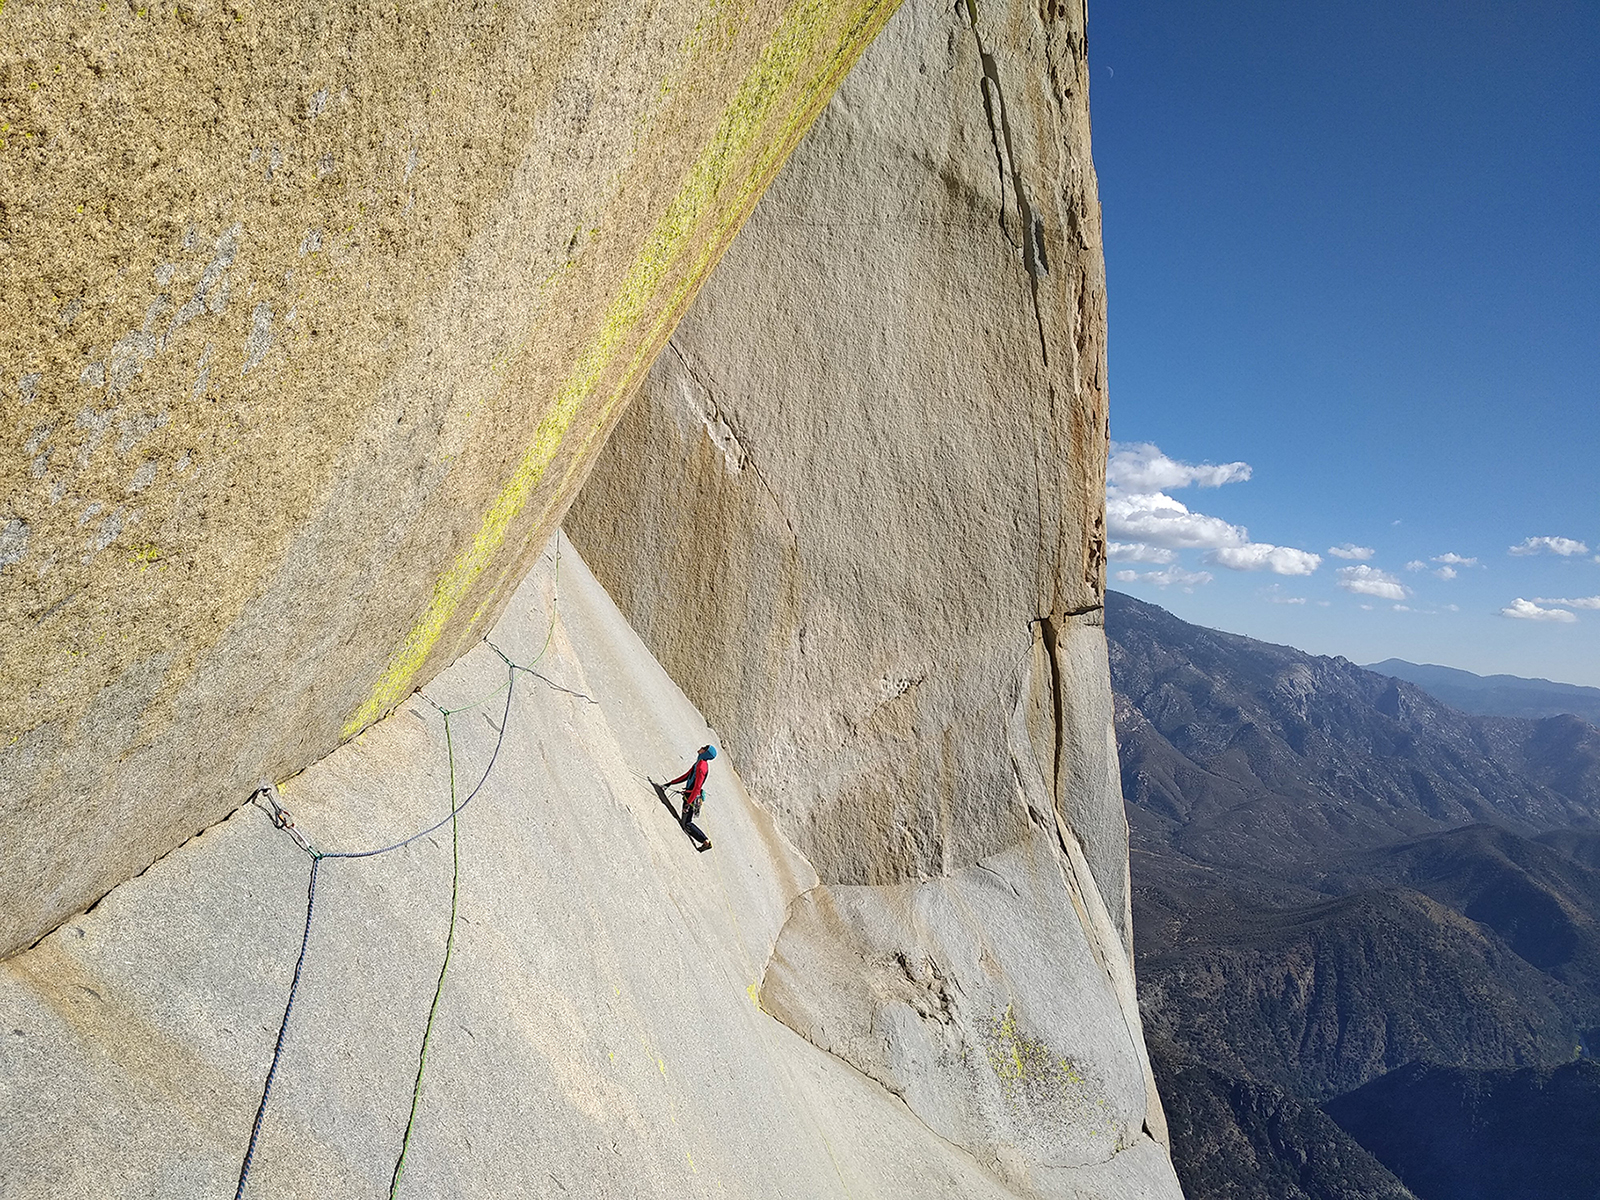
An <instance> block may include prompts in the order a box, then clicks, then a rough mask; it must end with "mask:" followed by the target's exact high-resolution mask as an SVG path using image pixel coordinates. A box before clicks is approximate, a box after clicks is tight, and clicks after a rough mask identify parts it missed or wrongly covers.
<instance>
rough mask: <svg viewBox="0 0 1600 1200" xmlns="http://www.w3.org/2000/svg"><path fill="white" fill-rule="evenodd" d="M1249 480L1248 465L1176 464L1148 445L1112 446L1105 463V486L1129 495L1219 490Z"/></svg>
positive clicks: (1138, 443)
mask: <svg viewBox="0 0 1600 1200" xmlns="http://www.w3.org/2000/svg"><path fill="white" fill-rule="evenodd" d="M1249 478H1250V464H1249V463H1243V462H1231V463H1223V464H1222V465H1221V466H1217V465H1215V464H1212V463H1200V464H1198V465H1196V464H1194V463H1184V462H1178V461H1177V460H1176V459H1173V458H1168V457H1167V456H1166V455H1165V454H1163V453H1161V449H1160V447H1158V446H1155V445H1153V444H1151V443H1150V442H1112V443H1111V454H1110V457H1109V458H1108V459H1107V461H1106V483H1107V484H1108V485H1109V486H1111V487H1115V488H1122V489H1124V490H1126V491H1130V492H1161V491H1165V490H1166V489H1168V488H1181V487H1188V486H1190V485H1191V484H1197V485H1198V486H1200V487H1221V486H1222V485H1223V484H1225V483H1242V482H1244V481H1245V480H1246V479H1249Z"/></svg>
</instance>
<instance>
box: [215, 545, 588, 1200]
mask: <svg viewBox="0 0 1600 1200" xmlns="http://www.w3.org/2000/svg"><path fill="white" fill-rule="evenodd" d="M560 581H561V539H560V532H559V531H557V535H556V553H555V568H554V571H553V574H552V585H551V586H552V598H551V613H550V625H549V628H548V629H546V631H545V637H544V643H543V645H541V646H540V647H539V652H538V653H537V654H536V655H534V657H533V660H532V662H530V663H527V664H523V663H517V662H514V661H512V659H510V658H509V657H507V656H506V654H505V653H504V651H502V650H501V649H500V648H499V647H498V646H496V645H495V644H494V643H493V642H490V641H489V639H488V638H487V637H486V638H484V642H485V644H486V645H488V646H489V648H490V649H491V650H493V651H494V652H495V654H497V655H499V657H500V659H501V661H502V662H504V663H505V665H506V682H505V683H503V684H501V685H500V686H499V687H498V688H496V689H495V690H494V691H492V692H490V693H489V694H488V695H485V696H480V697H479V698H478V699H476V700H474V701H471V702H470V703H467V704H463V705H459V706H457V707H455V708H445V707H443V706H441V705H439V704H435V703H434V702H433V701H432V700H431V699H429V698H428V697H427V696H426V695H424V694H423V693H422V692H420V691H419V692H418V693H417V694H418V695H419V696H421V697H422V699H423V701H424V702H425V703H427V704H428V705H429V706H431V707H432V708H433V709H434V710H435V711H437V712H438V713H439V715H440V716H441V717H443V719H444V737H445V753H446V756H447V758H448V761H449V768H450V811H449V812H448V813H446V814H445V816H444V818H443V819H442V820H439V821H436V822H435V823H434V824H432V825H430V826H428V827H427V828H426V829H422V830H419V831H418V832H416V833H413V834H412V835H410V836H409V837H406V838H403V839H401V840H400V841H398V842H393V843H391V844H389V845H387V846H379V847H376V848H375V849H371V850H319V849H317V847H316V846H315V845H314V844H313V843H312V841H311V840H310V839H309V838H308V837H307V836H306V835H305V833H304V832H303V831H301V829H300V828H299V827H298V826H297V825H296V824H295V822H294V818H293V816H292V815H291V814H290V812H289V810H288V809H286V808H285V807H283V805H282V804H280V803H279V801H278V795H277V788H276V787H268V788H262V789H261V790H260V791H258V792H257V793H256V794H255V795H254V796H252V797H251V799H252V800H253V801H255V803H256V806H257V807H258V808H261V809H262V810H263V811H265V812H266V813H267V814H268V816H270V817H271V819H272V823H273V824H274V825H276V826H277V827H278V828H279V829H282V830H283V831H284V832H285V833H286V834H288V835H289V837H290V838H291V839H292V840H293V841H294V843H295V845H296V846H298V847H299V848H300V849H301V850H302V851H304V852H305V854H306V855H307V856H308V857H309V858H310V859H311V881H310V884H309V886H308V889H307V893H306V922H305V930H304V932H303V933H302V935H301V938H300V955H299V957H298V958H297V959H296V960H295V965H294V978H293V980H292V981H291V983H290V985H289V999H288V1002H287V1003H286V1004H285V1005H284V1009H283V1020H282V1022H281V1023H280V1024H279V1026H278V1040H277V1043H276V1045H275V1046H274V1047H273V1051H272V1062H271V1065H270V1066H268V1068H267V1078H266V1082H265V1083H264V1084H263V1086H262V1089H261V1103H260V1104H259V1105H258V1106H257V1108H256V1117H255V1122H254V1124H253V1125H252V1126H251V1130H250V1141H249V1144H248V1146H247V1147H246V1148H245V1154H244V1161H243V1162H242V1163H241V1164H240V1167H239V1186H238V1188H237V1190H235V1192H234V1200H243V1197H244V1190H245V1184H246V1183H247V1182H248V1181H249V1178H250V1168H251V1166H252V1165H253V1163H254V1161H255V1154H256V1147H257V1144H258V1142H259V1141H260V1138H261V1126H262V1122H263V1121H264V1119H265V1118H266V1113H267V1103H268V1101H269V1100H270V1099H271V1096H272V1084H273V1080H274V1079H275V1078H276V1076H277V1073H278V1064H279V1062H280V1061H281V1060H282V1058H283V1047H284V1043H285V1041H286V1039H287V1037H288V1033H289V1020H290V1017H291V1016H292V1015H293V1013H294V1004H295V998H296V996H297V994H298V992H299V989H300V975H301V971H302V969H303V967H304V966H305V960H306V948H307V946H308V945H309V944H310V941H311V918H312V913H313V910H314V908H315V904H316V894H317V874H318V871H319V870H320V868H321V866H322V862H323V860H324V859H329V858H346V859H351V858H376V857H378V856H379V855H383V854H389V853H391V852H392V851H395V850H400V849H402V848H404V847H406V846H409V845H411V844H412V843H413V842H416V841H418V840H419V839H421V838H425V837H427V836H428V835H429V834H431V833H434V832H436V831H437V830H439V829H441V828H443V827H444V825H445V823H446V822H448V823H449V824H450V857H451V877H450V922H449V925H448V927H447V929H446V933H445V943H444V958H443V961H442V962H441V963H440V966H439V978H438V981H437V983H436V984H435V985H434V991H433V1001H432V1003H431V1004H430V1005H429V1006H428V1020H427V1024H426V1025H425V1026H424V1028H423V1032H422V1048H421V1050H420V1052H419V1053H418V1056H417V1075H416V1080H415V1082H414V1083H413V1085H412V1089H411V1109H410V1113H409V1114H408V1116H407V1118H406V1128H405V1133H404V1135H403V1136H402V1137H401V1141H400V1154H399V1156H398V1157H397V1158H396V1160H395V1165H394V1174H393V1176H392V1177H391V1179H390V1183H389V1197H390V1200H395V1197H397V1196H398V1194H399V1189H400V1179H401V1176H402V1175H403V1174H404V1173H405V1165H406V1157H407V1155H408V1153H409V1151H410V1148H411V1135H412V1132H413V1131H414V1129H415V1128H416V1122H417V1112H418V1110H419V1108H420V1107H421V1103H422V1081H423V1075H424V1073H425V1072H426V1070H427V1065H428V1049H429V1046H430V1044H431V1042H432V1038H433V1026H434V1019H435V1017H436V1016H437V1015H438V1011H439V1002H440V998H441V997H442V996H443V995H444V983H445V978H446V976H447V975H448V974H449V971H450V959H451V955H452V953H453V951H454V949H455V933H456V916H457V912H458V910H459V904H460V891H461V836H460V823H459V820H458V818H459V817H460V814H461V811H462V810H463V809H465V808H466V807H467V805H468V804H471V803H472V801H473V799H474V797H476V796H477V795H478V793H479V792H480V791H482V790H483V786H484V784H486V783H487V782H488V781H489V775H490V773H491V772H492V771H493V770H494V766H495V763H496V762H497V761H498V759H499V757H500V750H501V747H502V746H504V745H505V738H506V728H507V726H508V724H509V723H510V717H511V702H512V700H513V698H514V697H515V694H516V682H517V672H518V671H523V672H526V673H527V674H529V675H532V676H534V677H535V678H536V679H540V680H543V681H544V682H545V683H547V684H549V685H550V686H551V687H552V688H555V689H556V690H558V691H562V692H566V693H568V694H569V695H573V696H578V697H580V698H582V699H584V700H587V701H589V702H590V703H591V704H596V703H598V701H597V700H595V699H594V697H592V696H588V695H585V694H584V693H582V692H576V691H573V690H572V689H571V688H566V687H562V686H561V685H560V684H558V683H556V682H555V681H554V680H551V679H547V678H546V677H545V676H543V675H541V674H540V673H539V672H537V671H535V670H533V666H534V664H536V663H538V662H539V661H540V660H541V659H542V658H543V657H544V655H545V652H546V651H547V650H548V649H549V648H550V643H551V640H552V638H553V637H554V636H555V626H556V611H555V605H556V603H557V602H558V601H559V599H560ZM502 692H504V693H505V698H506V701H505V709H504V711H503V712H502V713H501V717H500V725H499V727H498V728H497V730H496V734H497V737H496V738H495V743H494V750H493V751H492V752H491V753H490V755H489V761H488V763H487V764H486V765H485V766H484V769H483V774H482V775H480V776H479V777H478V782H477V783H476V784H475V785H473V788H472V790H471V791H470V792H468V793H467V796H466V798H465V799H464V800H461V801H460V802H459V803H458V802H457V799H456V797H457V786H456V757H455V740H454V736H453V734H452V732H451V728H450V718H451V717H453V716H455V715H456V714H458V713H463V712H468V711H470V710H472V709H475V708H479V707H482V706H483V705H484V704H487V703H488V702H489V701H491V700H493V699H495V698H496V697H497V696H499V695H500V694H501V693H502Z"/></svg>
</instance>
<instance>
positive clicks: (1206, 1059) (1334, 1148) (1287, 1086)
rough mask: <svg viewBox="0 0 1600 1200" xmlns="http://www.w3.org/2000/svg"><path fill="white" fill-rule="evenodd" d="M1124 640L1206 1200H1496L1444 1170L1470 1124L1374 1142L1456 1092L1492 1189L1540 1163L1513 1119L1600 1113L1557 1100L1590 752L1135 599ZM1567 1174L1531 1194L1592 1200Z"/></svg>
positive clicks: (1137, 909)
mask: <svg viewBox="0 0 1600 1200" xmlns="http://www.w3.org/2000/svg"><path fill="white" fill-rule="evenodd" d="M1106 632H1107V636H1108V640H1109V643H1110V655H1111V669H1112V681H1113V687H1114V690H1115V693H1116V705H1117V730H1118V746H1119V750H1120V753H1121V763H1122V781H1123V789H1124V793H1125V795H1126V797H1127V801H1128V816H1129V822H1130V825H1131V828H1132V843H1131V844H1132V853H1133V877H1134V886H1135V891H1134V902H1133V903H1134V920H1135V928H1136V929H1137V930H1138V940H1137V943H1136V945H1137V948H1138V951H1139V971H1140V992H1141V1004H1142V1007H1143V1010H1144V1016H1145V1021H1146V1028H1147V1030H1148V1032H1149V1036H1150V1039H1151V1051H1152V1057H1153V1059H1154V1062H1155V1066H1156V1071H1157V1075H1158V1078H1159V1079H1160V1082H1161V1087H1162V1094H1163V1097H1164V1098H1165V1101H1166V1104H1167V1107H1168V1113H1169V1117H1170V1119H1171V1124H1172V1130H1173V1136H1174V1159H1175V1161H1176V1162H1177V1164H1178V1167H1179V1171H1180V1174H1182V1175H1183V1177H1184V1183H1185V1187H1186V1191H1187V1193H1188V1194H1189V1196H1190V1197H1191V1200H1201V1198H1203V1197H1207V1196H1219V1197H1220V1196H1223V1195H1228V1196H1262V1197H1267V1196H1272V1197H1287V1198H1290V1200H1296V1198H1299V1197H1318V1198H1321V1197H1336V1196H1339V1197H1342V1196H1350V1197H1354V1196H1377V1195H1396V1196H1398V1195H1405V1194H1408V1193H1407V1191H1406V1189H1407V1188H1409V1189H1410V1193H1411V1194H1415V1195H1417V1196H1420V1197H1422V1198H1423V1200H1457V1198H1458V1197H1465V1196H1468V1195H1476V1194H1478V1193H1476V1192H1471V1191H1463V1190H1462V1187H1461V1184H1460V1177H1459V1175H1458V1174H1451V1173H1450V1172H1448V1171H1444V1172H1441V1171H1440V1170H1438V1169H1436V1167H1437V1164H1438V1163H1439V1162H1440V1161H1443V1160H1447V1159H1448V1158H1449V1155H1450V1146H1451V1145H1452V1144H1453V1143H1451V1142H1450V1141H1449V1139H1451V1138H1455V1139H1458V1140H1459V1138H1460V1136H1461V1128H1462V1126H1461V1121H1456V1122H1455V1124H1454V1125H1451V1124H1449V1123H1447V1122H1446V1121H1445V1120H1444V1119H1443V1118H1440V1119H1438V1120H1434V1119H1431V1118H1424V1119H1420V1120H1413V1121H1412V1122H1411V1123H1410V1124H1409V1125H1408V1127H1407V1128H1408V1129H1409V1130H1410V1136H1409V1137H1408V1139H1407V1140H1406V1142H1405V1146H1406V1151H1405V1153H1404V1154H1402V1153H1400V1152H1399V1151H1398V1150H1397V1149H1396V1146H1395V1144H1394V1141H1393V1139H1389V1140H1385V1139H1384V1138H1382V1137H1379V1136H1378V1135H1377V1134H1375V1133H1374V1132H1372V1131H1373V1130H1377V1129H1383V1128H1386V1127H1387V1125H1386V1123H1385V1121H1384V1120H1383V1119H1382V1118H1381V1117H1379V1116H1377V1115H1375V1114H1377V1113H1378V1112H1379V1111H1380V1108H1381V1109H1382V1110H1383V1111H1388V1109H1389V1108H1390V1107H1392V1106H1393V1105H1394V1103H1395V1099H1394V1097H1396V1096H1397V1095H1401V1094H1403V1093H1405V1092H1406V1090H1407V1089H1412V1090H1415V1089H1417V1088H1422V1087H1423V1083H1419V1082H1418V1081H1419V1080H1423V1081H1425V1082H1426V1086H1427V1087H1431V1088H1434V1089H1435V1090H1437V1089H1438V1088H1441V1087H1445V1086H1446V1085H1445V1084H1443V1083H1439V1082H1438V1080H1440V1079H1444V1078H1446V1077H1445V1076H1440V1075H1439V1074H1438V1072H1439V1071H1442V1070H1450V1071H1455V1072H1456V1073H1457V1074H1456V1075H1451V1076H1448V1080H1450V1081H1453V1082H1450V1083H1449V1086H1450V1087H1452V1088H1454V1089H1455V1093H1453V1094H1460V1095H1463V1096H1469V1097H1470V1100H1464V1101H1462V1104H1463V1105H1465V1108H1463V1109H1462V1111H1468V1110H1470V1114H1471V1116H1470V1120H1469V1119H1468V1118H1465V1117H1464V1118H1462V1120H1466V1121H1467V1124H1468V1125H1470V1126H1471V1127H1472V1128H1474V1129H1479V1130H1480V1138H1479V1140H1480V1142H1481V1143H1482V1145H1481V1146H1480V1153H1481V1155H1482V1156H1484V1157H1485V1159H1486V1161H1487V1160H1492V1161H1493V1162H1494V1163H1495V1164H1496V1170H1499V1171H1501V1172H1504V1171H1515V1170H1516V1169H1518V1165H1519V1164H1522V1163H1524V1162H1531V1161H1533V1160H1534V1159H1535V1158H1541V1157H1543V1158H1548V1155H1547V1154H1546V1150H1547V1149H1548V1147H1547V1146H1546V1147H1543V1148H1541V1146H1540V1144H1539V1143H1538V1140H1537V1139H1532V1138H1531V1137H1529V1136H1525V1135H1524V1132H1525V1129H1526V1126H1527V1122H1528V1120H1529V1119H1533V1118H1529V1117H1527V1115H1526V1114H1524V1116H1523V1117H1522V1118H1519V1120H1520V1121H1521V1123H1520V1124H1519V1122H1518V1120H1513V1119H1512V1118H1511V1116H1510V1115H1508V1112H1507V1111H1506V1108H1507V1106H1508V1105H1512V1104H1515V1105H1518V1106H1521V1107H1523V1108H1527V1107H1528V1106H1530V1105H1532V1106H1534V1108H1537V1107H1538V1106H1539V1105H1540V1104H1547V1105H1549V1104H1555V1100H1554V1099H1553V1098H1554V1097H1557V1096H1561V1097H1566V1098H1567V1100H1569V1101H1570V1100H1571V1098H1572V1097H1573V1096H1577V1097H1579V1100H1577V1101H1572V1103H1574V1104H1577V1106H1578V1108H1577V1109H1574V1108H1572V1107H1571V1104H1569V1105H1568V1107H1567V1108H1565V1109H1563V1110H1561V1111H1560V1112H1559V1113H1555V1112H1553V1111H1552V1112H1550V1113H1545V1114H1544V1115H1545V1117H1547V1118H1549V1122H1550V1123H1551V1127H1552V1128H1557V1129H1559V1128H1562V1127H1564V1125H1565V1122H1567V1121H1571V1120H1575V1119H1577V1118H1578V1117H1579V1116H1580V1115H1582V1114H1581V1112H1580V1111H1578V1110H1581V1109H1582V1108H1583V1104H1584V1103H1587V1102H1586V1101H1583V1100H1582V1097H1584V1096H1587V1095H1589V1094H1590V1093H1592V1092H1593V1090H1594V1089H1593V1088H1592V1086H1590V1085H1589V1084H1588V1083H1586V1081H1587V1080H1588V1079H1589V1077H1588V1076H1587V1075H1586V1076H1584V1077H1583V1078H1581V1079H1579V1080H1578V1081H1577V1082H1576V1083H1573V1081H1572V1079H1570V1078H1569V1077H1568V1076H1567V1075H1563V1076H1561V1077H1560V1078H1559V1079H1556V1078H1555V1077H1554V1076H1552V1075H1551V1072H1552V1071H1553V1070H1555V1069H1556V1068H1557V1067H1559V1066H1560V1065H1561V1064H1564V1063H1568V1062H1570V1061H1571V1060H1572V1059H1573V1058H1574V1057H1575V1054H1576V1053H1577V1052H1578V1050H1579V1047H1581V1046H1583V1045H1584V1044H1585V1043H1586V1040H1588V1041H1592V1039H1593V1033H1592V1031H1593V1030H1594V1029H1595V1028H1596V1026H1600V921H1597V915H1600V870H1597V864H1600V854H1597V847H1600V731H1597V730H1596V729H1595V728H1594V727H1593V726H1591V725H1589V724H1587V723H1585V722H1584V721H1582V720H1580V719H1579V718H1577V717H1575V716H1571V715H1560V716H1550V717H1543V718H1539V719H1529V718H1518V717H1506V716H1493V715H1479V714H1467V713H1463V712H1460V711H1458V710H1456V709H1453V708H1451V707H1449V706H1447V705H1445V704H1444V703H1442V702H1440V701H1439V700H1438V699H1436V698H1435V697H1433V696H1431V695H1429V694H1428V693H1427V692H1426V691H1424V690H1423V689H1422V688H1420V687H1418V686H1417V685H1415V684H1413V683H1410V682H1406V681H1404V680H1401V679H1396V678H1393V677H1389V676H1384V675H1379V674H1376V673H1374V672H1372V671H1369V670H1365V669H1363V668H1361V667H1358V666H1355V665H1354V664H1352V663H1350V662H1348V661H1346V660H1344V659H1337V658H1321V657H1315V656H1312V655H1309V654H1304V653H1302V652H1300V651H1297V650H1294V649H1291V648H1289V647H1284V646H1273V645H1268V644H1265V643H1261V642H1255V641H1252V640H1251V639H1248V638H1243V637H1238V636H1235V635H1231V634H1225V633H1218V632H1215V631H1211V630H1206V629H1201V628H1199V627H1197V626H1193V625H1189V624H1187V623H1186V622H1183V621H1180V620H1178V619H1177V618H1175V617H1173V616H1172V615H1171V614H1169V613H1167V612H1165V611H1163V610H1162V609H1160V608H1157V607H1155V606H1154V605H1150V604H1145V603H1142V602H1140V601H1137V600H1133V599H1131V598H1129V597H1127V596H1124V595H1120V594H1117V593H1108V595H1107V602H1106ZM1415 1064H1426V1065H1425V1066H1417V1065H1415ZM1514 1071H1521V1072H1523V1073H1524V1074H1522V1075H1518V1076H1516V1077H1515V1078H1516V1079H1517V1080H1519V1081H1520V1082H1517V1083H1515V1085H1513V1084H1511V1083H1506V1082H1505V1080H1506V1079H1507V1078H1510V1077H1508V1076H1504V1075H1502V1074H1495V1075H1491V1074H1488V1073H1492V1072H1501V1073H1504V1072H1514ZM1397 1072H1409V1074H1404V1073H1402V1074H1397ZM1463 1080H1465V1081H1466V1082H1462V1081H1463ZM1586 1088H1587V1090H1585V1089H1586ZM1417 1094H1418V1095H1419V1096H1420V1095H1421V1092H1418V1093H1417ZM1430 1094H1431V1093H1430ZM1513 1096H1514V1097H1516V1099H1515V1100H1513V1099H1511V1097H1513ZM1335 1101H1336V1102H1335ZM1324 1104H1326V1105H1327V1108H1326V1111H1324V1110H1323V1109H1322V1108H1321V1107H1320V1106H1322V1105H1324ZM1458 1107H1459V1106H1458ZM1424 1110H1427V1106H1426V1105H1425V1106H1424ZM1341 1127H1342V1128H1341ZM1590 1127H1591V1129H1592V1120H1591V1122H1590ZM1519 1131H1524V1132H1519ZM1352 1133H1354V1134H1355V1135H1356V1137H1352V1136H1351V1134H1352ZM1358 1139H1359V1140H1358ZM1589 1142H1590V1144H1592V1143H1593V1142H1594V1139H1593V1138H1592V1135H1591V1136H1590V1137H1589ZM1577 1154H1578V1158H1579V1159H1581V1160H1583V1161H1584V1162H1588V1158H1586V1157H1585V1155H1587V1156H1588V1157H1589V1158H1592V1157H1593V1155H1594V1151H1593V1150H1580V1151H1578V1152H1577ZM1591 1165H1594V1164H1591ZM1568 1166H1569V1167H1570V1168H1571V1169H1570V1170H1566V1169H1564V1172H1563V1171H1554V1173H1552V1172H1551V1171H1546V1172H1545V1173H1544V1175H1543V1176H1542V1177H1541V1178H1542V1179H1543V1180H1544V1182H1543V1183H1541V1184H1540V1188H1541V1189H1542V1190H1538V1191H1536V1192H1525V1193H1524V1194H1527V1195H1530V1196H1531V1195H1539V1196H1549V1197H1556V1196H1562V1197H1565V1196H1577V1195H1591V1194H1592V1189H1593V1183H1592V1180H1593V1178H1594V1175H1593V1173H1592V1171H1591V1170H1590V1169H1589V1167H1584V1170H1583V1171H1581V1172H1580V1171H1579V1169H1578V1166H1576V1165H1573V1164H1570V1163H1569V1164H1568ZM1480 1175H1481V1176H1482V1177H1484V1178H1487V1177H1488V1176H1487V1175H1483V1174H1482V1173H1480ZM1574 1189H1576V1190H1574ZM1583 1189H1588V1190H1583ZM1483 1194H1489V1193H1483Z"/></svg>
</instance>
